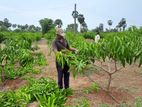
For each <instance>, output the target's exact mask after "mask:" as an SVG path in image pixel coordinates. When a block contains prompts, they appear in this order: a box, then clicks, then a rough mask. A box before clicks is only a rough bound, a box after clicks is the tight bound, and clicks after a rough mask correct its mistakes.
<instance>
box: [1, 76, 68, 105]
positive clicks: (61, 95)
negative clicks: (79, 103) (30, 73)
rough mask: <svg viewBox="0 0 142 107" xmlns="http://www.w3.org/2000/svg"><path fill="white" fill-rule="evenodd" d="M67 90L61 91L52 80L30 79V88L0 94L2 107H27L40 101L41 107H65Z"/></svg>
mask: <svg viewBox="0 0 142 107" xmlns="http://www.w3.org/2000/svg"><path fill="white" fill-rule="evenodd" d="M65 96H66V92H65V90H60V89H59V88H58V86H57V84H56V82H55V81H54V80H52V79H45V78H41V79H39V80H35V79H29V84H28V86H24V87H23V88H20V89H18V90H16V91H8V92H3V93H2V92H1V93H0V107H26V105H27V104H28V103H30V102H33V101H38V103H39V105H40V107H63V106H64V103H65V101H66V97H65Z"/></svg>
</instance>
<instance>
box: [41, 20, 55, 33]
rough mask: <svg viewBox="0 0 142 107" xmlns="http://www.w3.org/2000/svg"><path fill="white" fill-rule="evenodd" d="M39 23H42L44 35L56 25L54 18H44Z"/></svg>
mask: <svg viewBox="0 0 142 107" xmlns="http://www.w3.org/2000/svg"><path fill="white" fill-rule="evenodd" d="M39 23H40V25H41V28H42V34H43V35H44V34H45V33H47V32H48V31H49V30H51V29H52V28H53V27H54V24H53V20H52V19H48V18H44V19H41V20H40V21H39Z"/></svg>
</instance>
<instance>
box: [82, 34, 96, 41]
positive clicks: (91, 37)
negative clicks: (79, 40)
mask: <svg viewBox="0 0 142 107" xmlns="http://www.w3.org/2000/svg"><path fill="white" fill-rule="evenodd" d="M82 36H83V37H84V38H85V39H93V40H94V39H95V36H96V34H95V33H94V32H84V33H82Z"/></svg>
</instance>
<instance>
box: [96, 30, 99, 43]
mask: <svg viewBox="0 0 142 107" xmlns="http://www.w3.org/2000/svg"><path fill="white" fill-rule="evenodd" d="M99 40H100V33H99V32H97V35H96V36H95V43H98V41H99Z"/></svg>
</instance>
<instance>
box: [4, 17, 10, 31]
mask: <svg viewBox="0 0 142 107" xmlns="http://www.w3.org/2000/svg"><path fill="white" fill-rule="evenodd" d="M3 24H4V26H5V27H6V28H7V29H8V28H9V27H11V25H12V24H11V23H9V20H8V19H7V18H4V20H3Z"/></svg>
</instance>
